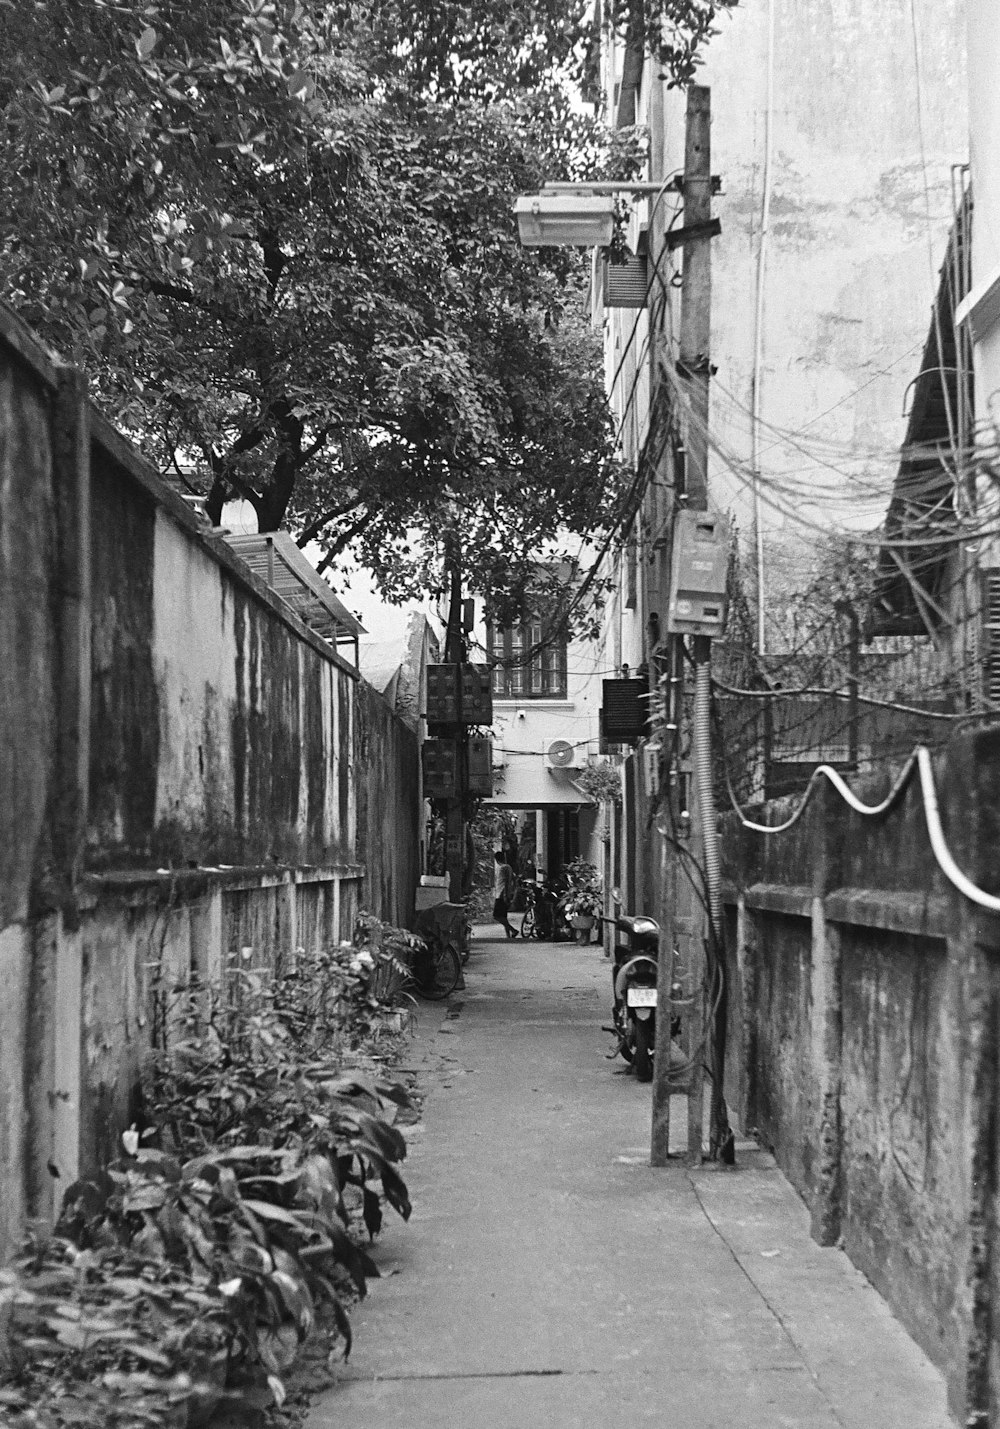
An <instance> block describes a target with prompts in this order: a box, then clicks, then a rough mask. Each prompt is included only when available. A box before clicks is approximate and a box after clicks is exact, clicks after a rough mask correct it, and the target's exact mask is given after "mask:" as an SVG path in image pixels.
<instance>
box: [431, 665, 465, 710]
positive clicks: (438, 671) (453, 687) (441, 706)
mask: <svg viewBox="0 0 1000 1429" xmlns="http://www.w3.org/2000/svg"><path fill="white" fill-rule="evenodd" d="M427 723H428V724H457V723H458V666H457V665H428V666H427Z"/></svg>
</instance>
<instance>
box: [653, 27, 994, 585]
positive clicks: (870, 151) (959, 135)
mask: <svg viewBox="0 0 1000 1429" xmlns="http://www.w3.org/2000/svg"><path fill="white" fill-rule="evenodd" d="M981 8H983V10H984V11H988V12H989V28H990V31H991V33H992V31H994V30H995V29H996V25H995V15H994V13H993V7H992V6H991V5H990V4H989V0H986V3H985V5H983V6H982V7H981ZM911 9H912V14H911ZM965 12H966V0H913V4H912V6H911V3H910V0H836V3H830V0H775V3H774V17H775V34H774V108H773V129H772V135H773V139H772V143H773V163H772V179H773V185H772V196H771V212H770V239H769V248H768V261H767V274H766V286H765V302H764V320H763V328H764V332H763V354H762V373H761V417H762V420H763V421H764V422H765V423H767V424H769V427H768V429H767V430H766V431H764V432H763V433H762V434H761V438H760V459H761V467H762V471H763V473H764V477H765V480H767V479H768V478H775V479H778V478H780V477H781V476H782V474H785V475H786V476H787V479H788V480H789V481H790V482H791V483H792V484H793V488H794V489H795V490H797V491H799V492H801V493H802V496H801V498H800V499H799V500H795V499H792V500H788V501H784V502H781V503H780V504H781V505H783V507H784V512H779V511H778V510H776V509H774V508H773V507H771V506H766V507H765V511H764V521H765V525H766V528H767V530H768V533H769V536H771V537H772V538H773V539H774V540H775V541H776V542H777V541H781V542H782V543H783V544H784V543H785V542H787V541H788V540H790V539H791V538H792V537H798V538H799V539H800V540H806V541H810V540H812V539H813V536H812V534H811V533H810V531H809V529H808V527H804V526H802V525H801V522H802V520H803V519H804V520H806V521H812V522H816V523H818V524H819V527H820V528H821V529H826V527H827V526H828V524H829V520H830V516H831V513H832V515H833V516H834V518H835V519H836V520H837V521H838V522H843V521H844V520H846V519H847V513H846V512H845V510H844V508H843V504H842V501H841V500H840V499H839V498H840V497H841V496H842V485H841V483H838V482H837V481H836V480H835V479H834V477H833V475H832V472H831V471H830V469H829V468H828V467H825V466H824V465H823V462H824V460H826V461H829V462H831V463H832V465H833V466H834V467H839V468H844V467H848V468H849V469H850V470H852V471H854V472H857V471H859V470H860V469H861V468H860V466H859V465H858V461H863V462H864V464H865V465H864V470H865V473H866V477H867V479H868V480H869V481H870V482H872V483H873V485H874V486H875V487H876V488H877V485H878V482H879V479H880V478H881V479H883V480H884V488H883V499H882V501H881V503H880V502H879V500H878V499H877V497H876V499H875V500H873V501H872V502H871V504H870V508H869V509H868V510H864V511H862V510H861V508H860V501H856V502H855V508H854V511H853V513H852V523H854V524H858V525H865V526H869V527H870V526H872V525H875V524H876V523H877V522H878V521H879V520H880V519H881V515H882V510H883V509H884V505H885V501H886V500H887V499H888V494H889V487H890V485H891V481H892V477H893V475H894V473H895V468H896V465H897V461H896V460H895V459H894V458H893V455H892V453H893V451H894V450H895V449H896V448H898V444H899V443H900V442H901V441H902V439H903V420H902V417H901V414H902V412H903V408H904V405H905V403H904V396H905V393H906V390H907V388H908V385H909V383H910V382H911V380H912V379H913V378H914V377H915V376H916V374H917V371H918V369H919V366H920V350H921V345H922V343H923V341H924V339H925V338H926V335H927V328H928V322H929V310H930V306H931V303H932V301H933V295H934V287H935V284H936V275H937V269H938V268H939V267H940V265H941V263H942V262H943V260H944V255H945V248H946V245H947V238H948V231H949V228H950V226H951V223H952V220H953V217H954V213H953V193H952V165H956V164H962V163H964V162H966V161H967V160H968V157H969V141H968V128H967V120H966V114H967V109H968V101H967V93H966V82H965V60H966V45H965ZM767 25H768V6H767V4H764V3H760V4H752V5H740V6H738V7H737V8H736V9H735V10H734V11H732V13H731V14H730V15H727V16H725V17H723V18H722V20H721V22H720V24H719V27H718V29H719V33H718V35H717V37H716V38H715V39H713V40H712V42H711V44H710V45H709V47H708V51H707V58H706V63H705V66H704V68H703V70H702V71H700V74H699V83H702V84H707V85H710V86H711V89H712V111H713V124H712V170H713V172H714V173H717V174H719V175H721V177H722V181H723V182H722V189H723V192H722V194H721V195H720V196H719V198H718V199H717V200H716V202H715V204H714V206H713V211H714V212H715V213H717V214H718V215H719V217H720V218H721V220H722V229H723V231H722V236H721V237H720V238H718V239H716V240H715V241H714V243H713V248H712V257H713V270H712V298H713V301H712V358H713V361H714V362H715V363H716V364H717V366H718V369H719V372H718V378H717V381H716V382H715V383H713V393H712V422H713V429H714V432H715V436H716V438H717V440H718V441H719V443H720V446H721V447H722V448H724V449H725V450H727V451H729V452H732V453H733V454H735V456H736V457H737V458H738V459H739V460H741V461H742V462H744V463H748V462H749V457H750V454H751V453H750V428H751V422H750V416H749V412H750V409H751V407H752V397H751V378H752V370H753V355H754V317H755V296H754V295H755V284H756V277H757V266H756V265H757V249H758V243H759V236H760V226H761V202H762V195H763V173H764V144H765V112H766V62H765V61H766V51H767ZM913 26H915V27H916V31H917V41H918V48H919V54H920V68H919V74H918V71H917V65H916V58H915V52H914V36H913ZM989 74H990V84H991V85H993V87H994V88H995V83H994V79H995V71H994V70H991V71H989ZM681 103H682V96H678V112H677V114H676V116H675V120H674V132H675V134H676V135H677V141H678V146H679V145H680V143H681V136H682V134H683V124H682V114H681V112H680V107H681ZM921 124H922V132H921ZM677 152H680V153H682V152H683V150H682V148H678V151H677ZM680 162H683V160H682V159H681V160H680ZM925 185H926V188H925ZM775 429H777V430H775ZM784 432H790V433H792V434H793V439H794V440H795V441H796V442H798V443H800V445H793V443H792V442H789V441H785V440H783V439H782V435H783V433H784ZM820 441H824V442H833V443H835V444H836V446H835V450H831V449H830V448H829V447H821V448H817V445H816V444H817V443H818V442H820ZM801 444H804V445H805V448H806V449H807V451H808V452H809V455H808V456H804V455H803V450H802V445H801ZM852 458H857V459H858V461H855V462H852V460H851V459H852ZM712 460H713V472H712V486H713V492H714V500H715V501H716V502H717V504H718V505H719V506H720V507H721V508H722V509H729V508H730V507H731V508H732V509H733V510H734V511H735V513H736V516H737V520H738V522H739V525H740V527H741V529H742V530H743V531H744V532H749V531H750V530H751V525H752V508H751V504H750V499H749V493H748V490H747V488H746V483H745V480H739V479H736V478H734V476H733V475H732V473H731V472H730V471H729V470H728V469H727V467H726V464H725V463H724V462H723V461H722V460H721V459H720V458H719V457H718V456H715V455H713V459H712ZM809 489H812V490H814V491H815V500H814V502H813V503H811V504H809V505H807V504H806V501H807V492H808V490H809ZM785 513H790V514H785ZM782 528H783V529H782ZM780 574H781V572H780V568H779V565H778V561H777V559H776V563H775V579H776V580H777V579H778V578H779V577H780Z"/></svg>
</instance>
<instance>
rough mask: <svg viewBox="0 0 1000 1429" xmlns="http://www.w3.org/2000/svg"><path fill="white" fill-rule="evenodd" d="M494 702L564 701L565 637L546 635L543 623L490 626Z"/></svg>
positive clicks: (528, 622)
mask: <svg viewBox="0 0 1000 1429" xmlns="http://www.w3.org/2000/svg"><path fill="white" fill-rule="evenodd" d="M489 649H490V655H491V656H492V659H493V661H494V665H493V694H494V697H495V698H496V699H501V700H502V699H508V700H511V699H533V700H564V699H566V637H565V635H562V634H560V635H547V634H546V632H545V628H544V625H543V622H542V621H540V620H526V621H524V623H523V624H521V625H514V626H508V627H506V628H502V627H499V626H490V628H489Z"/></svg>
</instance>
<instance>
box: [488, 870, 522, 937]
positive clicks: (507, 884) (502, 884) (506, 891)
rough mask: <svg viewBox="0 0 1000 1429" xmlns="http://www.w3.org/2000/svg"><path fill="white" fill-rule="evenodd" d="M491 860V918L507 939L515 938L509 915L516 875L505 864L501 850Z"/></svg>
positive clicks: (514, 930) (515, 933)
mask: <svg viewBox="0 0 1000 1429" xmlns="http://www.w3.org/2000/svg"><path fill="white" fill-rule="evenodd" d="M493 859H494V867H493V917H494V918H495V919H496V921H497V922H498V923H499V924H500V925H501V926H502V928H503V930H504V932H505V933H506V934H507V937H508V938H516V937H517V929H516V928H515V927H514V925H513V924H512V923H511V921H510V917H509V914H510V905H511V903H513V901H514V894H515V892H516V890H517V875H516V874H515V872H514V870H513V869H512V868H511V866H510V864H509V863H508V862H507V859H506V857H505V855H504V852H503V850H502V849H497V851H496V853H495V854H494V855H493Z"/></svg>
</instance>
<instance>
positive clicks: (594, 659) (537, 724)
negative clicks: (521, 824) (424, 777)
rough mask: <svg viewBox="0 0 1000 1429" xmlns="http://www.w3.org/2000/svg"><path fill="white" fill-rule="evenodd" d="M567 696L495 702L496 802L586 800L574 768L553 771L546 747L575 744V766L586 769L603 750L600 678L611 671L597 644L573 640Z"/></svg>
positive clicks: (544, 803)
mask: <svg viewBox="0 0 1000 1429" xmlns="http://www.w3.org/2000/svg"><path fill="white" fill-rule="evenodd" d="M566 663H567V682H566V688H567V698H566V699H565V700H538V699H528V698H525V699H522V700H506V699H503V700H500V699H496V698H494V701H493V760H494V767H495V768H496V780H495V789H496V793H495V795H494V798H493V799H492V800H491V801H490V802H491V803H493V804H498V805H505V806H507V807H520V808H536V807H542V806H554V805H557V804H580V803H583V802H586V801H585V799H584V796H583V795H582V794H581V793H580V790H579V789H577V788H576V787H575V785H574V784H573V782H572V781H573V768H572V767H570V768H567V769H565V770H555V771H553V770H551V769H550V767H549V764H548V761H547V759H546V757H545V756H546V751H547V750H548V748H549V746H550V745H551V744H552V743H553V742H554V741H555V740H566V742H567V743H568V744H571V745H573V746H574V747H575V753H574V766H575V767H580V768H582V767H583V765H585V764H586V763H587V759H588V757H589V756H590V755H596V753H597V750H598V734H599V730H598V713H599V711H600V708H601V680H602V679H603V678H604V676H605V675H606V674H608V673H609V672H608V671H605V670H603V669H602V668H601V666H600V664H599V661H598V647H597V646H596V645H594V644H593V643H592V642H590V641H584V640H574V641H572V642H571V643H570V645H569V649H568V651H567V661H566Z"/></svg>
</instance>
